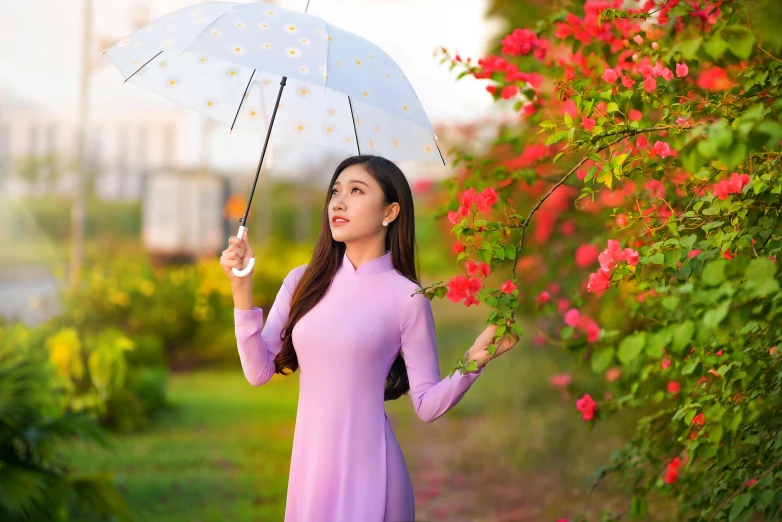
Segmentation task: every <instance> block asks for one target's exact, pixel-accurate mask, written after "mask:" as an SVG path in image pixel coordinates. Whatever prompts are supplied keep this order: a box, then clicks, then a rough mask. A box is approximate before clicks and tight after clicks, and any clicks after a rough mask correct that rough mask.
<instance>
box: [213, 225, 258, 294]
mask: <svg viewBox="0 0 782 522" xmlns="http://www.w3.org/2000/svg"><path fill="white" fill-rule="evenodd" d="M248 234H249V232H248V230H247V229H245V231H244V237H243V238H242V239H239V238H238V237H237V236H231V237H230V238H228V248H226V249H225V250H223V255H222V256H220V266H221V267H222V268H223V271H224V272H225V274H226V275H227V276H228V279H230V280H231V284H232V285H234V286H236V285H243V284H245V283H247V284H249V283H250V282H252V277H253V272H255V268H253V269H252V270H251V271H250V273H249V274H247V275H246V276H244V277H237V276H236V275H235V274H234V273H233V270H232V269H234V268H236V269H238V270H242V269H244V268H245V267H246V266H247V264H248V263H249V261H250V259H252V258H253V257H255V252H253V249H252V248H251V247H250V242H249V240H248V239H247V236H248Z"/></svg>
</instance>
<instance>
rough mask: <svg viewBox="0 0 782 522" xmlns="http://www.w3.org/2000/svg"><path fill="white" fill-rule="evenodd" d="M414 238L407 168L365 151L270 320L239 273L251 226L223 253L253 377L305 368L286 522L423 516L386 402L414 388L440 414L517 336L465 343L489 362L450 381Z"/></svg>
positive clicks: (333, 190) (336, 189)
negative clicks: (491, 350) (444, 369)
mask: <svg viewBox="0 0 782 522" xmlns="http://www.w3.org/2000/svg"><path fill="white" fill-rule="evenodd" d="M414 247H415V219H414V214H413V197H412V194H411V192H410V186H409V185H408V183H407V180H406V178H405V176H404V174H403V173H402V171H401V170H399V168H398V167H397V166H396V165H395V164H394V163H392V162H391V161H389V160H387V159H385V158H382V157H379V156H368V155H364V156H354V157H350V158H348V159H346V160H345V161H343V162H342V163H340V165H339V166H338V167H337V169H336V171H335V172H334V175H333V176H332V178H331V182H330V183H329V190H328V194H327V196H326V204H325V206H324V208H323V226H322V227H321V231H320V235H319V237H318V240H317V243H316V244H315V249H314V252H313V255H312V259H311V261H310V263H309V264H307V265H302V266H299V267H296V268H294V269H293V270H291V271H290V273H288V275H287V276H286V277H285V279H284V281H283V283H282V287H281V288H280V290H279V292H278V293H277V296H276V298H275V300H274V303H273V305H272V307H271V310H270V311H269V313H268V314H267V315H266V323H265V327H264V314H263V310H262V309H260V308H256V307H253V306H252V302H251V301H252V290H251V281H252V280H251V277H252V274H249V275H248V276H246V277H244V278H240V277H236V276H234V275H233V272H232V270H231V269H232V268H239V269H241V268H244V267H245V266H246V265H247V262H246V260H249V259H250V258H252V257H254V256H255V254H254V252H253V251H252V249H251V248H250V245H249V243H248V242H247V233H246V231H245V234H244V239H243V240H239V239H238V238H237V237H231V238H230V239H229V247H228V248H227V249H226V250H224V251H223V253H222V257H221V259H220V264H221V266H222V268H223V270H224V271H225V273H226V274H227V275H228V277H229V278H230V279H231V284H232V288H233V296H234V306H235V308H234V318H235V328H236V341H237V345H238V349H239V358H240V360H241V364H242V369H243V371H244V375H245V377H246V378H247V380H248V381H249V382H250V384H252V385H253V386H260V385H262V384H264V383H266V382H268V381H269V379H271V377H272V375H274V374H275V373H280V374H283V375H287V374H285V373H284V371H283V370H284V369H285V368H287V369H288V370H290V372H291V373H292V372H294V371H296V370H297V369H299V370H300V371H301V377H300V381H299V403H298V410H297V415H296V427H295V431H294V436H293V451H292V455H291V465H290V477H289V482H288V493H287V501H286V508H285V522H413V521H414V520H415V507H414V501H413V488H412V485H411V482H410V476H409V474H408V471H407V466H406V464H405V460H404V457H403V456H402V452H401V450H400V447H399V444H398V443H397V440H396V438H395V437H394V433H393V431H392V430H391V426H390V424H389V422H388V417H387V416H386V414H385V409H384V401H387V400H395V399H398V398H399V397H400V396H402V395H404V394H406V393H407V392H408V391H410V396H411V399H412V402H413V406H414V409H415V412H416V413H417V414H418V416H419V417H420V418H421V419H423V420H424V422H432V421H433V420H435V419H437V418H438V417H440V416H441V415H443V414H444V413H445V412H446V411H448V410H449V409H450V408H451V407H453V406H454V405H455V404H456V403H457V402H459V400H460V399H461V398H462V397H463V396H464V394H465V393H466V392H467V390H468V389H469V388H470V386H471V385H472V383H473V382H475V380H476V379H477V378H478V377H479V376H480V375H481V374H482V373H483V370H484V365H485V364H486V362H487V361H488V360H489V359H491V358H494V357H497V356H499V355H501V354H502V353H505V352H507V351H508V350H510V349H511V348H512V347H513V346H514V345H515V344H516V342H517V341H518V336H516V335H506V336H505V337H503V338H502V340H501V342H500V343H499V344H498V348H497V350H496V352H495V353H494V355H490V354H489V353H488V352H487V351H486V347H487V346H488V345H489V344H491V342H492V341H493V338H494V333H495V330H496V325H490V326H489V327H488V328H486V330H485V331H484V332H483V333H481V334H480V335H479V336H478V338H477V339H476V341H475V343H474V344H473V346H472V347H471V348H470V349H469V350H468V351H467V353H466V354H465V355H467V356H468V360H476V361H477V364H478V366H479V369H478V371H475V372H471V373H468V374H464V375H462V374H460V373H459V372H456V373H455V374H454V375H453V376H448V377H446V378H445V379H443V380H440V368H439V365H438V360H437V346H436V342H435V326H434V318H433V315H432V308H431V304H430V302H429V300H428V299H427V298H426V297H425V296H424V295H423V294H420V293H416V291H417V290H420V289H421V286H420V285H419V282H418V277H417V274H416V268H415V256H414V252H413V249H414ZM259 262H263V261H262V260H259ZM262 327H263V328H262Z"/></svg>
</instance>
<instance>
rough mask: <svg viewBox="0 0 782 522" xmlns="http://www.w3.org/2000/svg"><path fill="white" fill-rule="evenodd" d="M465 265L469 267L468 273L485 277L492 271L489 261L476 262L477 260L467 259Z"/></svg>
mask: <svg viewBox="0 0 782 522" xmlns="http://www.w3.org/2000/svg"><path fill="white" fill-rule="evenodd" d="M464 266H465V267H466V268H467V275H469V276H477V275H482V276H483V277H486V276H488V275H489V274H490V273H491V267H490V266H489V264H488V263H480V262H479V263H476V262H475V261H467V262H466V263H465V264H464Z"/></svg>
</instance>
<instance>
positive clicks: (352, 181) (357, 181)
mask: <svg viewBox="0 0 782 522" xmlns="http://www.w3.org/2000/svg"><path fill="white" fill-rule="evenodd" d="M348 183H361V184H362V185H365V186H366V187H367V188H369V185H367V184H366V183H364V182H363V181H361V180H360V179H351V180H350V181H348ZM339 184H340V183H339V181H337V182H335V183H334V185H339Z"/></svg>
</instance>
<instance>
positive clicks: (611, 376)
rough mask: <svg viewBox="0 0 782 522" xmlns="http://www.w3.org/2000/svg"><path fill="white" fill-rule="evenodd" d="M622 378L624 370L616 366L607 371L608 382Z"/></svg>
mask: <svg viewBox="0 0 782 522" xmlns="http://www.w3.org/2000/svg"><path fill="white" fill-rule="evenodd" d="M621 376H622V369H621V368H619V367H616V366H614V367H612V368H609V369H607V370H606V372H605V379H606V381H608V382H614V381H615V380H617V379H618V378H619V377H621Z"/></svg>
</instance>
